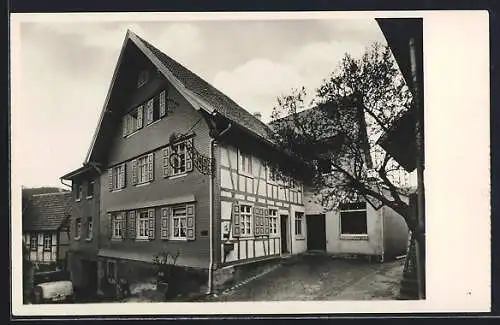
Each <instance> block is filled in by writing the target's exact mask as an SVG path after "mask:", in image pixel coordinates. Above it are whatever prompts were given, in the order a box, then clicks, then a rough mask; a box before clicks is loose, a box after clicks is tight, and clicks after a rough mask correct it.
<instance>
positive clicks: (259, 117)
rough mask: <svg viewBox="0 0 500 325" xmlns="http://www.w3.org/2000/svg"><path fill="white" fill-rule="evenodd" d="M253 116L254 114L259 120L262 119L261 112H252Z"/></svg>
mask: <svg viewBox="0 0 500 325" xmlns="http://www.w3.org/2000/svg"><path fill="white" fill-rule="evenodd" d="M253 116H255V117H256V118H258V119H259V121H260V120H262V114H260V112H255V113H253Z"/></svg>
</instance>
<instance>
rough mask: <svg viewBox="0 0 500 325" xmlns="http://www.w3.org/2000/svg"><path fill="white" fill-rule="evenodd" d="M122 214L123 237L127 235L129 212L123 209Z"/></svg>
mask: <svg viewBox="0 0 500 325" xmlns="http://www.w3.org/2000/svg"><path fill="white" fill-rule="evenodd" d="M120 214H121V237H122V238H124V237H125V236H126V233H125V231H126V229H127V212H125V211H122V212H120Z"/></svg>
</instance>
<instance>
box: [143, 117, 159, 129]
mask: <svg viewBox="0 0 500 325" xmlns="http://www.w3.org/2000/svg"><path fill="white" fill-rule="evenodd" d="M160 121H161V118H159V119H157V120H156V121H153V122H151V123H149V124H146V127H149V126H151V125H154V124H156V123H158V122H160Z"/></svg>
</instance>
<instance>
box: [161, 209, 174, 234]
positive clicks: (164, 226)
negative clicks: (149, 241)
mask: <svg viewBox="0 0 500 325" xmlns="http://www.w3.org/2000/svg"><path fill="white" fill-rule="evenodd" d="M171 211H172V209H171V208H162V209H161V235H160V236H161V239H163V240H167V239H168V224H169V222H168V221H169V219H170V214H171Z"/></svg>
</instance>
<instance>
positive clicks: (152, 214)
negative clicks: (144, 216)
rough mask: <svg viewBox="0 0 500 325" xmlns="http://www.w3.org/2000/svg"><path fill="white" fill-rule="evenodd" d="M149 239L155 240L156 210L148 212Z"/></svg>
mask: <svg viewBox="0 0 500 325" xmlns="http://www.w3.org/2000/svg"><path fill="white" fill-rule="evenodd" d="M148 221H149V222H148V237H149V239H150V240H152V239H155V230H156V229H155V209H149V210H148Z"/></svg>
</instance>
